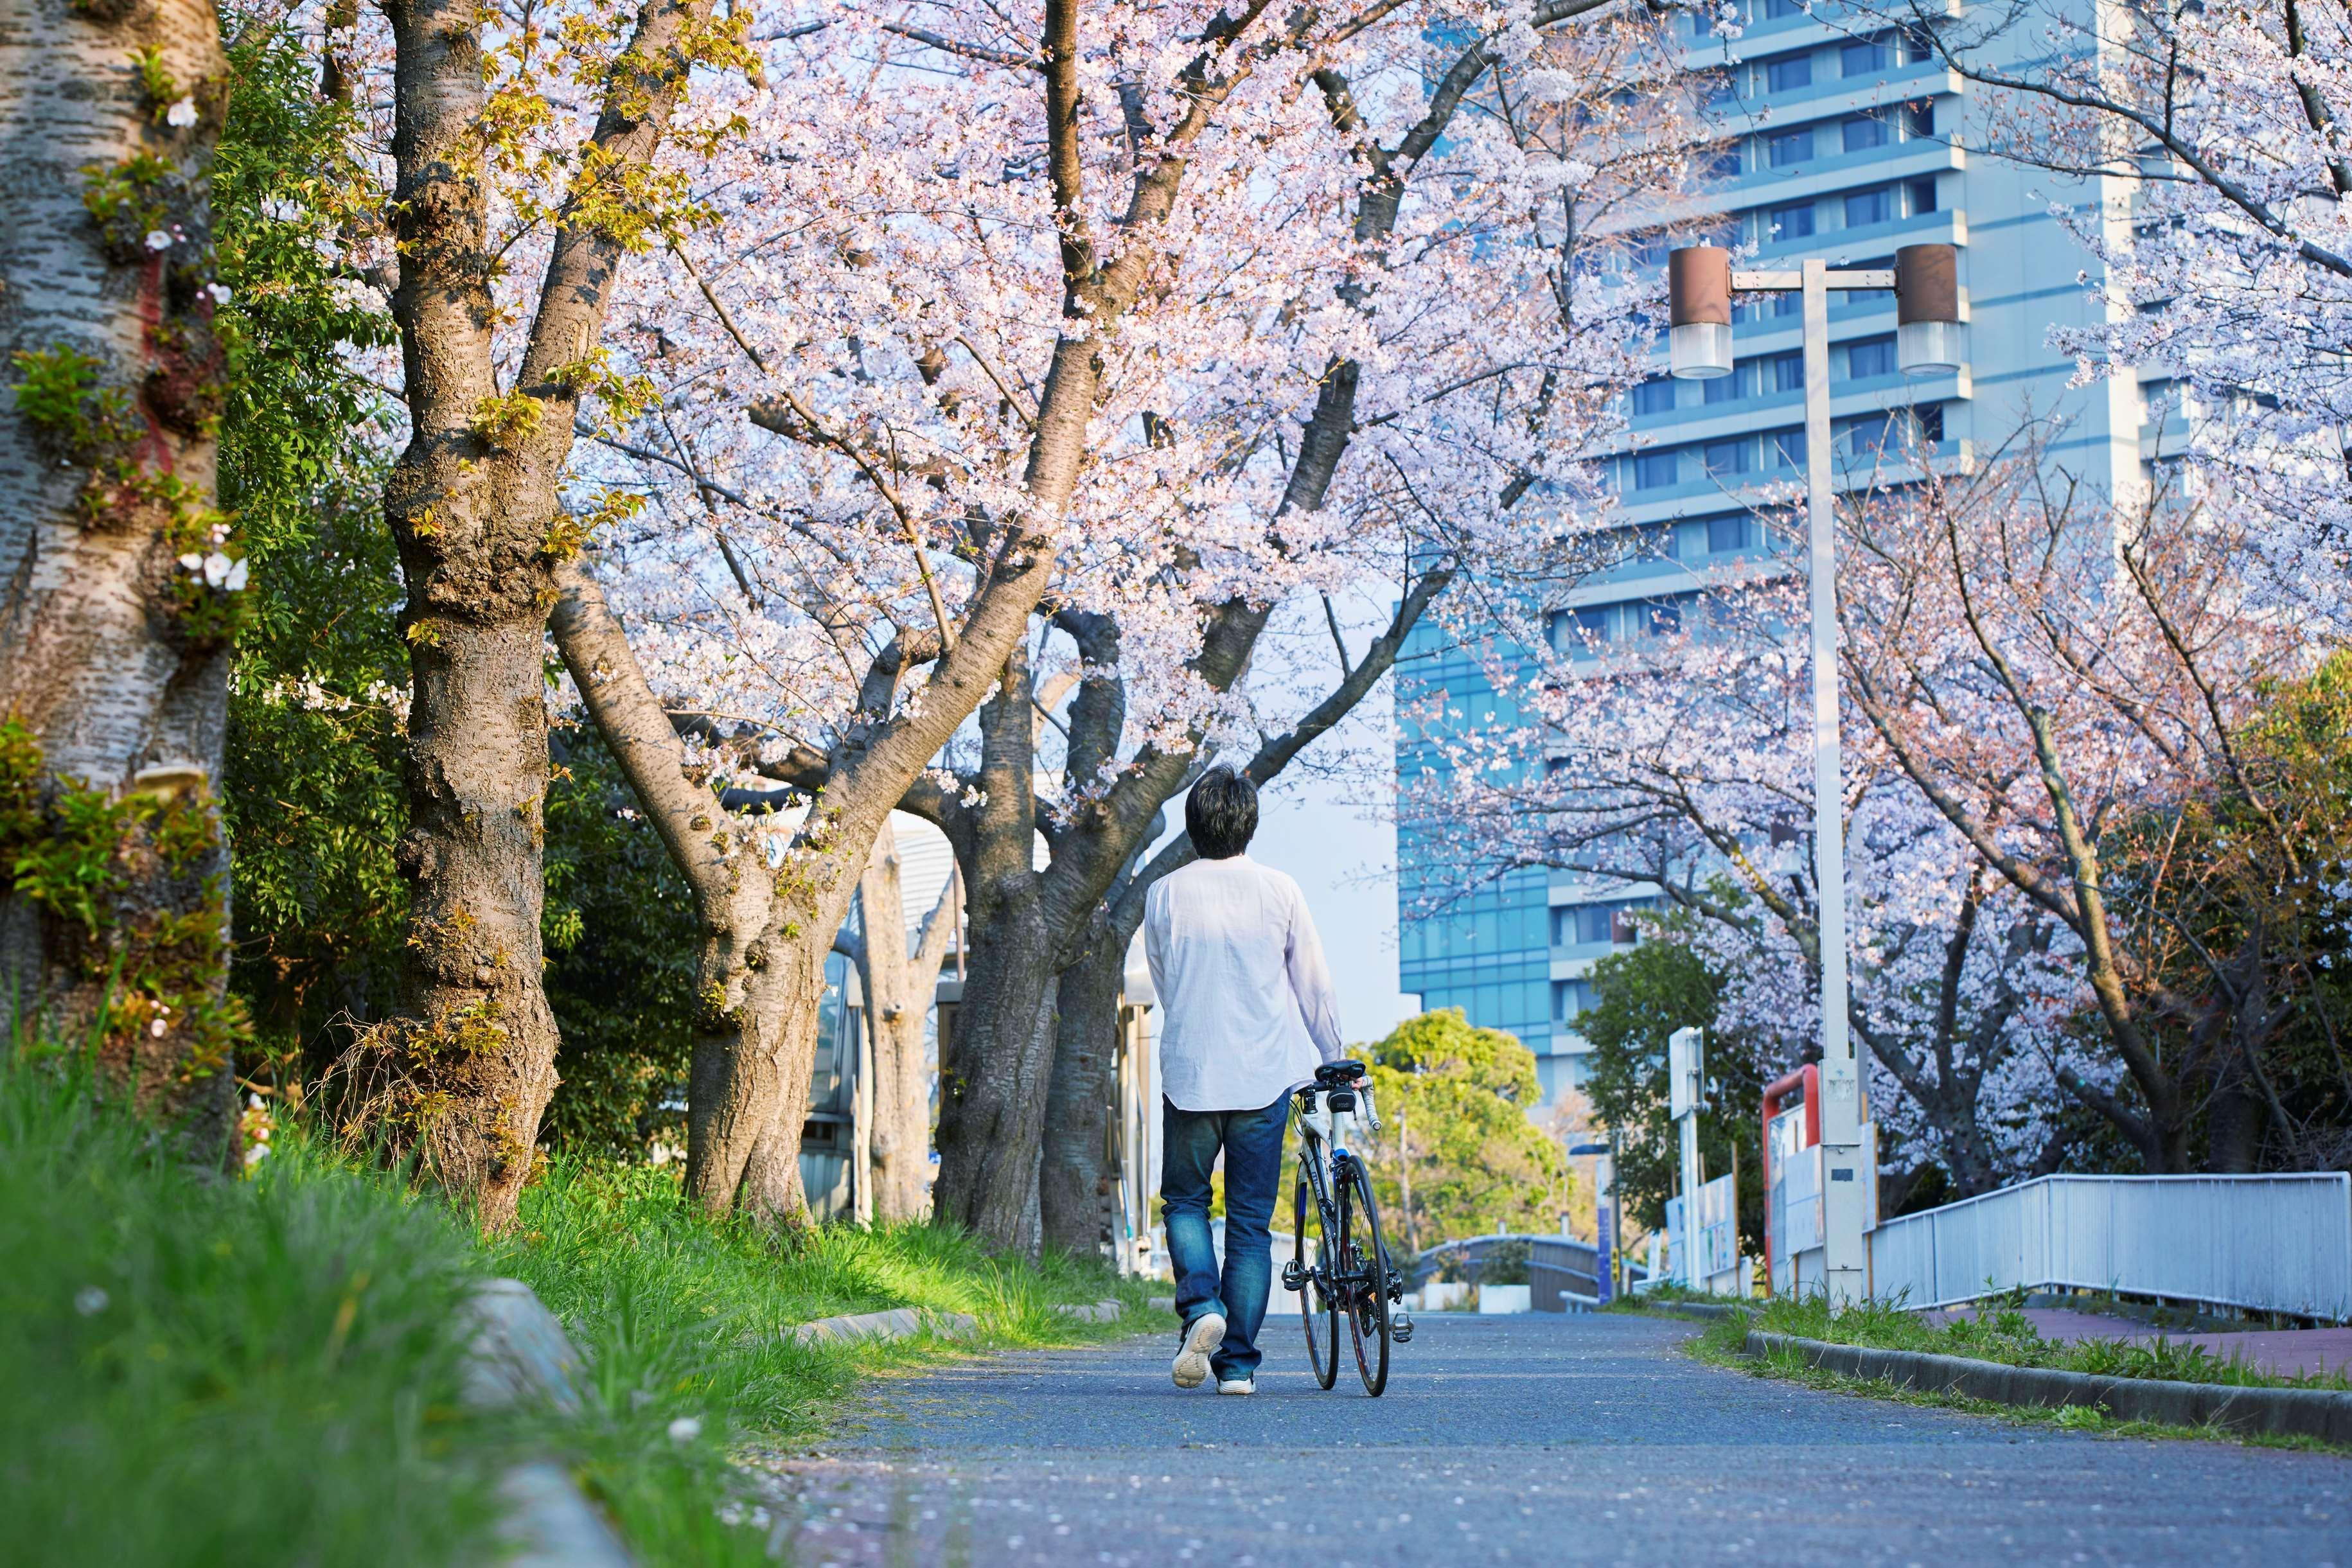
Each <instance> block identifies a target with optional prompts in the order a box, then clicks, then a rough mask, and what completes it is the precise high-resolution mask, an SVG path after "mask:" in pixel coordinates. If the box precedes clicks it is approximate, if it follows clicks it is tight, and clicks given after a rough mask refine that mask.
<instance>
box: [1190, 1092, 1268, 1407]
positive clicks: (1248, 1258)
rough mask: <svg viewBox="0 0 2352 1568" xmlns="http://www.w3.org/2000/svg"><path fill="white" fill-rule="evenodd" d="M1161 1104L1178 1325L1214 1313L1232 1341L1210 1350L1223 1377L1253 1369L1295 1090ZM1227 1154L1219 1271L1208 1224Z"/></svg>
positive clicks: (1247, 1374)
mask: <svg viewBox="0 0 2352 1568" xmlns="http://www.w3.org/2000/svg"><path fill="white" fill-rule="evenodd" d="M1289 1121H1290V1096H1289V1095H1288V1094H1285V1095H1283V1097H1282V1098H1281V1099H1279V1100H1276V1102H1275V1103H1273V1104H1271V1105H1268V1106H1267V1107H1266V1108H1265V1109H1264V1110H1263V1111H1181V1110H1178V1109H1177V1108H1176V1107H1175V1106H1174V1105H1172V1104H1171V1103H1169V1102H1168V1101H1167V1099H1166V1098H1165V1097H1162V1099H1161V1100H1160V1150H1161V1153H1160V1218H1161V1219H1162V1220H1164V1221H1165V1222H1166V1223H1167V1226H1168V1260H1169V1263H1170V1265H1171V1267H1172V1268H1173V1269H1174V1270H1175V1272H1176V1312H1177V1314H1178V1315H1179V1316H1180V1317H1181V1318H1182V1319H1183V1320H1184V1326H1183V1328H1182V1329H1181V1330H1180V1331H1179V1335H1178V1337H1179V1339H1180V1341H1181V1337H1182V1334H1183V1333H1189V1332H1190V1331H1191V1329H1192V1324H1193V1322H1194V1321H1195V1320H1196V1319H1198V1318H1200V1317H1201V1316H1202V1315H1203V1314H1204V1313H1208V1312H1215V1313H1218V1314H1219V1315H1220V1316H1222V1317H1223V1319H1224V1320H1225V1343H1223V1344H1222V1345H1220V1346H1219V1347H1218V1349H1217V1354H1215V1355H1213V1356H1211V1357H1210V1358H1209V1369H1210V1371H1212V1372H1213V1373H1214V1374H1215V1375H1216V1376H1217V1378H1218V1379H1219V1380H1220V1381H1223V1380H1224V1379H1227V1378H1239V1377H1251V1376H1255V1375H1256V1373H1257V1364H1258V1361H1259V1359H1260V1357H1259V1354H1258V1348H1257V1331H1258V1327H1259V1325H1260V1324H1262V1323H1264V1322H1265V1297H1266V1291H1268V1290H1269V1289H1271V1288H1272V1286H1273V1283H1274V1244H1273V1241H1272V1239H1271V1238H1270V1237H1269V1236H1268V1235H1267V1233H1266V1226H1267V1222H1268V1221H1270V1220H1271V1219H1273V1218H1274V1198H1275V1191H1276V1188H1277V1187H1279V1186H1281V1185H1282V1134H1283V1129H1284V1128H1285V1127H1286V1126H1287V1125H1288V1124H1289ZM1221 1148H1222V1149H1223V1151H1224V1155H1225V1269H1224V1275H1223V1279H1220V1278H1219V1277H1218V1273H1217V1252H1216V1246H1215V1243H1214V1242H1213V1240H1212V1239H1210V1233H1209V1172H1210V1169H1211V1167H1213V1166H1214V1165H1215V1164H1216V1163H1217V1151H1218V1150H1219V1149H1221Z"/></svg>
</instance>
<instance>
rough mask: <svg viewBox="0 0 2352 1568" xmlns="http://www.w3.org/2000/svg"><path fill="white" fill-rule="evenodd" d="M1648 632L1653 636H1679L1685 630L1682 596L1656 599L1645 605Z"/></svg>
mask: <svg viewBox="0 0 2352 1568" xmlns="http://www.w3.org/2000/svg"><path fill="white" fill-rule="evenodd" d="M1642 608H1643V611H1644V612H1646V613H1645V615H1644V617H1643V619H1644V621H1645V622H1646V626H1645V630H1646V632H1647V634H1648V635H1650V636H1653V637H1679V636H1680V635H1682V630H1683V601H1682V596H1680V595H1676V596H1675V598H1673V599H1654V600H1652V601H1650V602H1649V603H1647V604H1645V605H1643V607H1642Z"/></svg>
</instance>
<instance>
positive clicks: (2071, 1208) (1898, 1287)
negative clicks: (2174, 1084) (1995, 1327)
mask: <svg viewBox="0 0 2352 1568" xmlns="http://www.w3.org/2000/svg"><path fill="white" fill-rule="evenodd" d="M1870 1266H1871V1293H1872V1294H1873V1295H1874V1296H1880V1297H1894V1296H1896V1295H1903V1296H1906V1298H1907V1300H1908V1302H1909V1304H1910V1305H1911V1306H1914V1307H1938V1306H1948V1305H1951V1304H1953V1303H1956V1302H1959V1301H1974V1300H1977V1299H1979V1298H1981V1297H1984V1296H1987V1295H1990V1294H1991V1293H1993V1292H1994V1291H2006V1290H2015V1289H2022V1290H2042V1289H2068V1288H2072V1289H2081V1290H2095V1291H2119V1292H2122V1293H2125V1294H2130V1295H2142V1296H2161V1297H2165V1298H2167V1299H2169V1300H2174V1301H2199V1302H2205V1303H2209V1304H2210V1305H2214V1306H2223V1307H2234V1308H2238V1309H2241V1310H2244V1311H2253V1312H2286V1313H2292V1314H2294V1315H2297V1316H2302V1317H2312V1318H2323V1319H2329V1320H2334V1321H2343V1320H2346V1319H2352V1176H2347V1175H2346V1174H2345V1173H2343V1172H2340V1171H2326V1172H2316V1173H2309V1174H2294V1175H2280V1176H2043V1177H2042V1178H2040V1179H2039V1180H2036V1181H2030V1182H2024V1183H2021V1184H2020V1185H2018V1186H2012V1187H2004V1188H2002V1189H2001V1190H2000V1191H1999V1192H1992V1193H1987V1194H1985V1195H1984V1196H1983V1197H1972V1198H1965V1199H1963V1200H1961V1201H1960V1202H1958V1203H1954V1204H1947V1205H1946V1206H1944V1207H1941V1208H1931V1209H1928V1210H1927V1211H1926V1212H1925V1213H1921V1214H1909V1215H1905V1216H1904V1217H1903V1218H1900V1219H1889V1220H1885V1221H1882V1222H1881V1223H1880V1225H1879V1226H1878V1228H1877V1229H1875V1230H1874V1231H1872V1232H1871V1236H1870ZM1800 1272H1801V1274H1802V1273H1805V1272H1811V1270H1802V1269H1801V1270H1800ZM1818 1278H1819V1276H1818V1273H1815V1274H1814V1279H1815V1280H1818ZM1805 1282H1806V1281H1800V1288H1802V1285H1803V1283H1805Z"/></svg>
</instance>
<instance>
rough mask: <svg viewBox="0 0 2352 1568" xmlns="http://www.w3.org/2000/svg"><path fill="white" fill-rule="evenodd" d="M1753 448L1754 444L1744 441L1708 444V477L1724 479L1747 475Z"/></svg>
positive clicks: (1711, 442)
mask: <svg viewBox="0 0 2352 1568" xmlns="http://www.w3.org/2000/svg"><path fill="white" fill-rule="evenodd" d="M1752 446H1753V444H1752V443H1750V442H1748V441H1746V440H1744V439H1743V440H1736V441H1710V442H1708V443H1707V444H1706V471H1707V474H1708V476H1709V477H1722V476H1730V475H1739V474H1745V473H1747V472H1748V465H1749V457H1750V455H1751V449H1752Z"/></svg>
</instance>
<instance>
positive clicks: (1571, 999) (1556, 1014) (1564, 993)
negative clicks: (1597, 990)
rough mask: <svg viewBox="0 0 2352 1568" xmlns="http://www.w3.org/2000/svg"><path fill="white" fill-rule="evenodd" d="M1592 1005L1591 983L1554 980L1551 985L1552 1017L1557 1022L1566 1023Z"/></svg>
mask: <svg viewBox="0 0 2352 1568" xmlns="http://www.w3.org/2000/svg"><path fill="white" fill-rule="evenodd" d="M1591 1005H1592V982H1591V981H1590V980H1554V981H1553V982H1552V983H1551V1016H1552V1018H1553V1019H1554V1020H1555V1021H1556V1022H1559V1023H1566V1022H1568V1021H1569V1020H1570V1019H1572V1018H1574V1017H1575V1016H1576V1015H1577V1014H1579V1013H1580V1012H1582V1011H1584V1009H1587V1008H1589V1007H1591Z"/></svg>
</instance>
